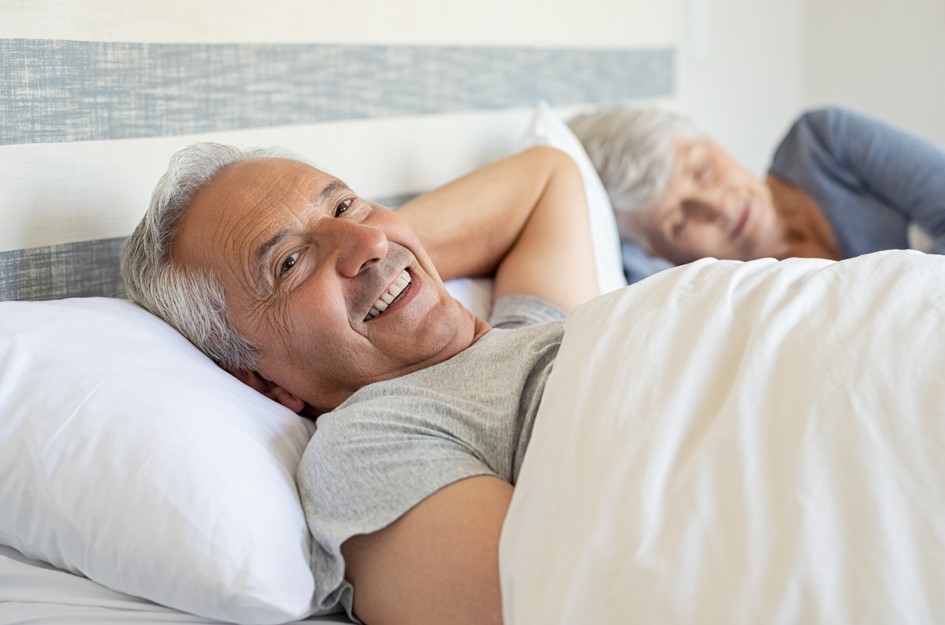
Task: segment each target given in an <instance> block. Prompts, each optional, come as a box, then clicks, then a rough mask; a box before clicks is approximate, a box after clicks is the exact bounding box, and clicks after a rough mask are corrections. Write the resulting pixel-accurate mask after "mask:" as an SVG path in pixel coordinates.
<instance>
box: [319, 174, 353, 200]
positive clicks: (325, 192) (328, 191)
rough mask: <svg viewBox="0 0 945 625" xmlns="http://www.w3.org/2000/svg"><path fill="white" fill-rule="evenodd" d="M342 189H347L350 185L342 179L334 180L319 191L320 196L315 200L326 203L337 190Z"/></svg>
mask: <svg viewBox="0 0 945 625" xmlns="http://www.w3.org/2000/svg"><path fill="white" fill-rule="evenodd" d="M341 190H344V191H347V190H348V185H346V184H345V183H343V182H342V181H340V180H332V181H331V182H329V183H328V184H326V185H325V186H324V187H323V188H322V190H321V191H319V192H318V197H317V198H316V200H315V202H316V203H317V204H324V203H325V202H327V201H328V198H330V197H331V196H332V195H334V194H335V192H337V191H341Z"/></svg>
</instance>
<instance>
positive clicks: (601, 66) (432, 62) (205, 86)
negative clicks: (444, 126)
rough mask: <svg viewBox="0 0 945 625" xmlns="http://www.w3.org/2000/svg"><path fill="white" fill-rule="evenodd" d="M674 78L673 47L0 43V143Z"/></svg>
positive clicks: (229, 125)
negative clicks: (567, 47) (559, 47)
mask: <svg viewBox="0 0 945 625" xmlns="http://www.w3.org/2000/svg"><path fill="white" fill-rule="evenodd" d="M672 75H673V51H672V50H671V49H613V50H600V49H593V50H591V49H588V50H578V49H551V48H516V47H507V48H496V47H421V46H342V45H303V44H291V45H261V44H260V45H256V44H215V45H200V44H142V43H112V42H81V41H60V40H32V39H0V144H7V145H8V144H19V143H45V142H65V141H87V140H101V139H126V138H135V137H158V136H172V135H184V134H193V133H203V132H218V131H225V130H236V129H244V128H257V127H267V126H281V125H292V124H302V123H312V122H320V121H334V120H345V119H365V118H379V117H391V116H401V115H422V114H434V113H450V112H461V111H471V110H483V109H498V108H510V107H515V106H531V105H533V104H534V103H535V102H537V101H538V100H542V99H544V100H548V101H549V102H550V103H551V104H552V105H554V106H563V105H569V104H583V103H604V102H618V101H624V100H630V99H637V98H647V97H659V96H668V95H670V94H671V93H672V89H673V82H672Z"/></svg>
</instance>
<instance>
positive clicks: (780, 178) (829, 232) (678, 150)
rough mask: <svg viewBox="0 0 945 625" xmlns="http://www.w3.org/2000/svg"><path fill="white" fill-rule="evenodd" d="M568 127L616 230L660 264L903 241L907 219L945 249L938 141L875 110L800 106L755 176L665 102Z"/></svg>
mask: <svg viewBox="0 0 945 625" xmlns="http://www.w3.org/2000/svg"><path fill="white" fill-rule="evenodd" d="M569 126H570V127H571V129H572V130H573V131H574V133H575V134H576V135H577V136H578V138H579V139H580V140H581V142H582V143H583V144H584V147H585V149H586V150H587V153H588V155H589V156H590V158H591V160H592V161H593V163H594V165H595V167H596V168H597V171H598V173H599V174H600V176H601V180H602V181H603V183H604V186H605V187H606V189H607V192H608V194H609V196H610V199H611V202H612V204H613V206H614V209H615V211H616V216H617V225H618V229H619V231H620V236H621V239H622V240H624V241H625V242H629V243H634V244H637V245H639V246H640V247H641V248H643V249H644V250H645V251H646V252H648V253H649V254H652V255H654V256H656V257H659V258H662V259H666V260H668V261H669V263H672V264H683V263H687V262H690V261H693V260H695V259H697V258H702V257H706V256H713V257H716V258H726V259H737V260H750V259H754V258H763V257H775V258H787V257H791V256H803V257H818V258H831V259H837V260H839V259H843V258H851V257H853V256H858V255H860V254H866V253H869V252H875V251H879V250H886V249H900V248H908V247H910V245H909V237H910V228H911V227H914V226H918V227H919V228H921V230H922V231H924V232H925V233H926V234H927V235H928V236H929V237H931V239H932V242H931V245H930V246H929V247H928V249H927V251H930V252H934V253H943V252H945V151H943V150H942V149H941V148H939V147H936V146H934V145H932V144H931V143H928V142H926V141H924V140H922V139H919V138H917V137H915V136H912V135H909V134H907V133H905V132H902V131H901V130H898V129H896V128H893V127H891V126H889V125H887V124H885V123H883V122H880V121H878V120H876V119H872V118H869V117H866V116H864V115H861V114H858V113H854V112H852V111H848V110H843V109H839V108H825V109H818V110H813V111H810V112H807V113H804V114H803V115H802V116H801V117H800V118H799V119H798V120H797V121H796V122H795V123H794V124H793V126H792V127H791V128H790V130H789V131H788V133H787V135H786V136H785V138H784V139H783V140H782V142H781V144H780V145H779V146H778V148H777V150H776V151H775V154H774V158H773V159H772V163H771V165H770V167H769V170H768V175H767V177H765V178H764V179H763V180H762V179H759V178H757V177H756V176H754V175H752V174H751V173H750V172H749V171H748V170H747V169H745V168H744V167H742V166H741V165H740V164H739V163H737V162H736V161H735V160H734V159H733V158H732V157H731V156H730V155H729V154H728V153H727V152H726V151H725V150H724V149H723V148H722V147H721V146H720V145H718V144H717V143H716V142H715V141H713V140H712V139H710V138H708V137H707V136H706V135H705V134H704V133H702V132H701V131H699V130H698V129H697V128H696V127H695V126H693V125H692V123H691V122H689V121H688V120H687V119H685V118H683V117H681V116H678V115H676V114H673V113H670V112H666V111H660V110H656V109H647V110H633V109H628V108H614V109H608V110H604V111H600V112H595V113H589V114H584V115H579V116H577V117H575V118H573V119H572V120H570V122H569ZM640 260H641V259H640V258H639V257H630V258H628V256H627V254H625V264H626V265H627V270H628V274H629V275H628V278H630V280H631V281H633V280H634V279H639V278H641V277H645V274H647V273H651V272H652V270H653V269H658V268H662V267H661V266H659V265H656V266H655V267H654V266H653V265H652V262H651V263H650V265H649V266H645V265H644V266H641V264H640ZM664 266H665V265H664Z"/></svg>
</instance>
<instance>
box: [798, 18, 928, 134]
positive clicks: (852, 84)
mask: <svg viewBox="0 0 945 625" xmlns="http://www.w3.org/2000/svg"><path fill="white" fill-rule="evenodd" d="M807 2H808V5H807V31H808V34H807V40H808V54H807V68H806V71H807V93H806V95H805V99H806V101H807V102H808V103H810V104H823V103H838V104H843V105H846V106H851V107H854V108H858V109H860V110H862V111H864V112H867V113H871V114H874V115H878V116H881V117H885V118H886V119H888V120H890V121H892V122H894V123H896V124H898V125H900V126H902V127H905V128H907V129H910V130H913V131H915V132H918V133H921V134H924V135H925V136H927V137H928V138H930V139H932V140H933V141H936V142H937V143H939V144H940V145H943V146H945V114H943V109H945V67H943V65H945V2H943V0H896V2H889V1H888V0H807Z"/></svg>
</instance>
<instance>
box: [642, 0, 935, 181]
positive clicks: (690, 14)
mask: <svg viewBox="0 0 945 625" xmlns="http://www.w3.org/2000/svg"><path fill="white" fill-rule="evenodd" d="M637 1H642V0H637ZM684 2H685V7H684V15H683V18H682V19H683V24H682V32H683V37H682V39H681V50H680V56H679V59H678V70H679V71H678V76H679V79H678V84H677V94H678V95H677V98H676V99H675V101H674V102H673V103H672V104H673V105H674V106H676V107H678V108H680V109H682V110H683V111H685V112H687V113H689V114H691V115H692V116H693V118H694V119H695V120H696V122H697V123H699V125H700V126H702V127H703V128H704V129H706V130H707V131H709V132H710V133H711V134H712V135H714V136H715V137H716V138H717V139H718V140H719V141H720V142H721V143H722V144H723V145H724V146H726V147H727V148H728V149H729V151H730V152H732V153H733V154H734V155H735V156H736V158H738V159H739V160H740V161H741V162H743V163H744V164H746V165H747V166H749V168H750V169H752V170H753V171H755V172H756V173H759V174H761V173H763V172H764V171H765V169H766V168H767V164H768V162H769V159H770V156H771V152H772V150H773V148H774V146H775V145H776V143H777V141H778V140H779V139H780V137H781V135H782V134H783V133H784V132H785V131H786V130H787V126H788V124H789V123H790V121H791V120H792V119H793V118H794V117H795V116H796V115H797V114H798V113H800V112H801V111H802V110H804V109H805V108H809V107H813V106H821V105H825V104H839V105H843V106H848V107H852V108H855V109H858V110H861V111H863V112H866V113H869V114H873V115H876V116H879V117H882V118H885V119H887V120H889V121H891V122H892V123H894V124H896V125H899V126H901V127H903V128H906V129H909V130H912V131H914V132H916V133H918V134H921V135H923V136H925V137H927V138H929V139H931V140H932V141H934V142H937V143H939V144H940V145H943V146H945V113H943V112H942V111H943V109H945V67H943V66H945V1H943V0H897V1H896V2H889V1H888V0H684Z"/></svg>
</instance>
